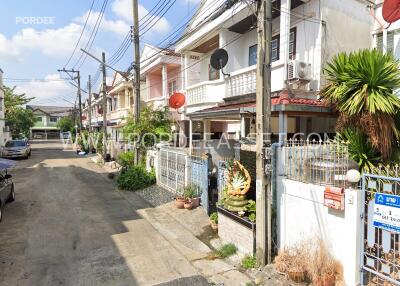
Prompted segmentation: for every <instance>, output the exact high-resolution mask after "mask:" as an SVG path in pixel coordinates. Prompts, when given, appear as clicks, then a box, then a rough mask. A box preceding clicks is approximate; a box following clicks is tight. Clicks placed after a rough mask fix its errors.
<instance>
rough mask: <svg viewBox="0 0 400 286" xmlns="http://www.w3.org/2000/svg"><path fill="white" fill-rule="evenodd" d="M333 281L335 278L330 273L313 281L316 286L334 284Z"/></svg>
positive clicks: (330, 285)
mask: <svg viewBox="0 0 400 286" xmlns="http://www.w3.org/2000/svg"><path fill="white" fill-rule="evenodd" d="M335 282H336V278H335V276H332V275H325V276H322V277H319V278H317V279H316V280H315V281H314V283H315V285H316V286H335Z"/></svg>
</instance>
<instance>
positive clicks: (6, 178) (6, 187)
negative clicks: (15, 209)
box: [0, 173, 15, 222]
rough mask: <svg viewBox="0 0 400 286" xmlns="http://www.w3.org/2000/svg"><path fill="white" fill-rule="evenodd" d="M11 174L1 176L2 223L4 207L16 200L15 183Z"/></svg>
mask: <svg viewBox="0 0 400 286" xmlns="http://www.w3.org/2000/svg"><path fill="white" fill-rule="evenodd" d="M11 177H12V176H11V175H10V174H7V173H5V174H0V222H1V220H2V218H3V207H4V206H5V204H6V203H8V202H13V201H14V200H15V191H14V183H13V181H12V179H11Z"/></svg>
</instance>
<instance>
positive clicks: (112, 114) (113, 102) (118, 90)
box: [107, 71, 134, 142]
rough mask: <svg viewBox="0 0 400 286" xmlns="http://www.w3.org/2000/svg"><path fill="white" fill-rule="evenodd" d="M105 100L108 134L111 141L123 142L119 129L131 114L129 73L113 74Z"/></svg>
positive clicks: (131, 102) (132, 103) (131, 101)
mask: <svg viewBox="0 0 400 286" xmlns="http://www.w3.org/2000/svg"><path fill="white" fill-rule="evenodd" d="M108 94H109V97H108V98H107V100H108V102H107V106H108V110H107V121H108V126H109V127H108V133H109V134H110V136H111V139H112V140H113V141H116V142H118V141H121V140H123V139H124V138H123V135H122V132H121V128H122V127H123V126H124V125H125V124H126V120H127V118H128V116H129V114H130V113H132V112H133V107H134V97H133V82H132V79H131V78H130V73H129V72H120V71H119V72H115V74H114V78H113V82H112V84H111V87H110V90H109V92H108Z"/></svg>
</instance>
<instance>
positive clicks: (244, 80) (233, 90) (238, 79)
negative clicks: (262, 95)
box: [226, 66, 256, 97]
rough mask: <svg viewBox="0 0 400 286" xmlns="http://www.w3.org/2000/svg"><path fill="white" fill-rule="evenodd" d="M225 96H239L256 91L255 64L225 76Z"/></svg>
mask: <svg viewBox="0 0 400 286" xmlns="http://www.w3.org/2000/svg"><path fill="white" fill-rule="evenodd" d="M226 87H227V92H226V97H233V96H241V95H246V94H251V93H255V92H256V66H250V67H247V68H244V69H240V70H238V71H235V72H233V73H231V75H230V77H228V78H226Z"/></svg>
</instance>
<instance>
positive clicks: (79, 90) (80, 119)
mask: <svg viewBox="0 0 400 286" xmlns="http://www.w3.org/2000/svg"><path fill="white" fill-rule="evenodd" d="M58 71H59V72H65V73H66V74H68V75H69V76H70V77H71V79H72V80H75V79H77V80H78V99H79V102H78V103H79V121H78V122H79V130H80V131H81V130H82V128H83V125H82V93H81V74H80V71H76V70H74V69H72V70H67V69H65V68H63V69H62V70H58ZM70 73H72V74H75V73H76V74H77V77H76V78H75V77H74V76H71V75H70Z"/></svg>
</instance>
